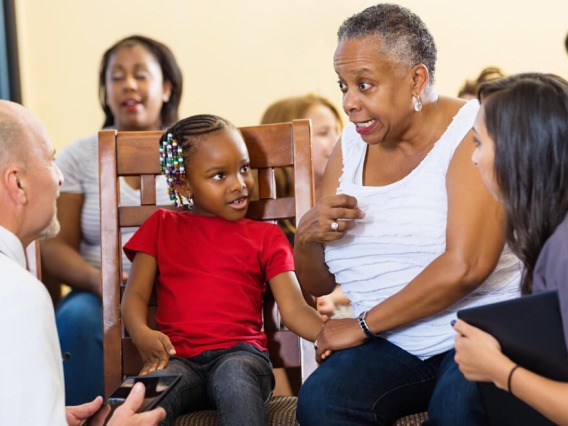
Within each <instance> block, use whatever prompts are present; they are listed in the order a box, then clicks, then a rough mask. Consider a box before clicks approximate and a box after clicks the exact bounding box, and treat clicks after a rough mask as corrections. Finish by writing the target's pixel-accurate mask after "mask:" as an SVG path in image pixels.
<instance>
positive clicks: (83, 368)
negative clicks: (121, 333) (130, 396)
mask: <svg viewBox="0 0 568 426" xmlns="http://www.w3.org/2000/svg"><path fill="white" fill-rule="evenodd" d="M55 320H56V323H57V332H58V333H59V343H60V345H61V351H62V352H63V359H64V361H63V372H64V375H65V404H66V405H79V404H83V403H85V402H90V401H92V400H93V399H94V398H95V397H96V396H98V395H101V396H102V395H104V378H103V314H102V307H101V300H100V299H99V298H98V297H97V296H96V295H94V294H93V293H89V292H84V291H71V292H70V293H69V294H68V295H67V296H66V297H65V298H64V299H63V300H62V301H61V302H60V303H59V305H58V306H57V310H56V313H55Z"/></svg>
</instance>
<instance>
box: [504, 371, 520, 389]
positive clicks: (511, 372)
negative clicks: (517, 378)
mask: <svg viewBox="0 0 568 426" xmlns="http://www.w3.org/2000/svg"><path fill="white" fill-rule="evenodd" d="M519 367H520V365H519V364H515V366H514V367H513V368H511V371H509V377H507V392H509V393H510V394H511V395H513V391H511V379H512V378H513V373H514V372H515V370H516V369H517V368H519Z"/></svg>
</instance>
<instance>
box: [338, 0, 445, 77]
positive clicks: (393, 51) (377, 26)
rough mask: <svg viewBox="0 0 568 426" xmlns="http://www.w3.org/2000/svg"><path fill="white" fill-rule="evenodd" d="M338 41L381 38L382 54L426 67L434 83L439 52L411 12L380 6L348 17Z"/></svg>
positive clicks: (407, 63) (419, 21) (396, 6)
mask: <svg viewBox="0 0 568 426" xmlns="http://www.w3.org/2000/svg"><path fill="white" fill-rule="evenodd" d="M337 36H338V40H339V41H342V40H344V39H361V38H366V37H372V36H379V37H380V38H381V42H382V43H381V51H382V53H384V54H386V55H388V56H389V57H391V58H393V59H394V60H395V61H396V62H398V63H401V64H404V65H407V66H408V67H413V66H415V65H418V64H424V65H425V66H426V68H428V72H429V74H430V84H432V83H433V82H434V72H435V70H436V56H437V49H436V44H435V43H434V38H433V37H432V34H430V31H428V28H426V25H425V24H424V22H422V20H421V19H420V18H419V17H418V16H417V15H416V14H414V13H413V12H411V11H410V10H409V9H407V8H405V7H402V6H399V5H396V4H390V3H379V4H377V5H375V6H370V7H368V8H367V9H365V10H363V11H362V12H359V13H357V14H355V15H353V16H351V17H349V18H347V19H346V20H345V21H344V22H343V24H341V27H339V30H338V32H337Z"/></svg>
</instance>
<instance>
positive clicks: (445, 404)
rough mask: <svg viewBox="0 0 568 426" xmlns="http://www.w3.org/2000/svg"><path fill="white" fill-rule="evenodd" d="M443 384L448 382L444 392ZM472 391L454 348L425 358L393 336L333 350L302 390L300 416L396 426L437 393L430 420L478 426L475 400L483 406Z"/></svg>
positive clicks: (316, 421)
mask: <svg viewBox="0 0 568 426" xmlns="http://www.w3.org/2000/svg"><path fill="white" fill-rule="evenodd" d="M453 366H455V367H456V368H452V367H453ZM438 384H443V385H444V386H443V388H441V389H440V392H437V389H436V388H437V386H438ZM471 389H474V390H475V391H476V389H477V387H476V385H475V384H474V383H471V382H468V381H467V380H466V379H465V378H464V377H463V375H462V374H461V373H460V371H459V369H458V368H457V366H456V364H455V362H454V361H453V351H450V352H446V353H443V354H440V355H437V356H434V357H432V358H429V359H427V360H424V361H422V360H420V359H419V358H417V357H415V356H414V355H411V354H410V353H408V352H406V351H405V350H403V349H401V348H399V347H398V346H396V345H393V344H392V343H390V342H388V341H387V340H384V339H373V340H369V341H367V342H366V343H365V344H363V345H361V346H357V347H354V348H350V349H345V350H342V351H337V352H335V353H333V354H332V355H331V357H329V358H328V359H327V360H326V361H324V362H323V363H322V364H321V365H320V367H319V368H318V369H317V370H316V371H315V372H314V373H312V375H311V376H310V377H309V378H308V379H307V381H306V382H305V383H304V384H303V386H302V388H301V389H300V395H299V400H298V410H297V416H298V421H299V422H300V424H301V425H302V426H311V425H321V424H326V425H332V426H339V425H370V424H379V425H388V426H390V425H392V424H393V423H394V422H395V421H396V420H397V419H398V418H400V417H402V416H404V415H407V414H412V413H416V412H421V411H426V410H427V409H428V406H429V402H430V398H431V396H432V394H433V393H434V394H435V395H436V397H437V398H439V401H437V403H436V404H435V403H434V401H433V402H432V403H430V407H431V408H432V409H433V410H434V411H435V412H434V413H433V418H432V420H431V421H430V423H429V424H431V425H433V424H436V425H447V426H450V425H451V426H460V425H470V424H472V425H473V424H478V423H474V422H471V421H469V412H470V410H471V408H470V404H471V405H473V406H475V407H477V408H478V409H480V410H481V412H482V411H483V410H482V409H481V401H480V400H479V397H478V396H477V393H473V392H471ZM455 394H460V395H467V396H464V397H463V398H456V397H455ZM476 398H477V399H476ZM439 409H443V413H440V411H439ZM441 414H443V415H441ZM438 419H439V420H440V422H438Z"/></svg>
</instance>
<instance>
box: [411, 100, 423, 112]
mask: <svg viewBox="0 0 568 426" xmlns="http://www.w3.org/2000/svg"><path fill="white" fill-rule="evenodd" d="M412 103H413V104H414V111H416V112H418V111H420V110H421V109H422V102H420V98H419V97H418V96H413V97H412Z"/></svg>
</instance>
